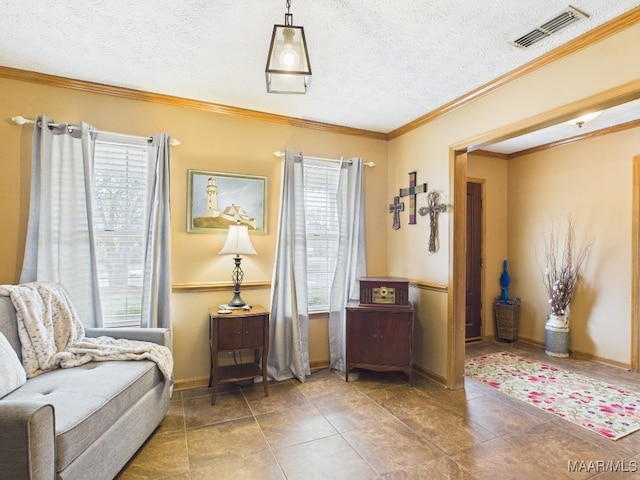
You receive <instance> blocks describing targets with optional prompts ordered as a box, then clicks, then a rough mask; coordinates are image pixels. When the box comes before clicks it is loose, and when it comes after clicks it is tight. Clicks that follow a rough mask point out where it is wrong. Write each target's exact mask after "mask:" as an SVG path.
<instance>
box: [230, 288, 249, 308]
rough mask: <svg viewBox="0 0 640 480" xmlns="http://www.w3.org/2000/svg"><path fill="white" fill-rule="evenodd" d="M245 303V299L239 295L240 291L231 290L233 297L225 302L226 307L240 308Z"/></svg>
mask: <svg viewBox="0 0 640 480" xmlns="http://www.w3.org/2000/svg"><path fill="white" fill-rule="evenodd" d="M245 305H246V303H245V301H244V300H242V298H241V297H240V292H233V298H232V299H231V301H230V302H229V303H227V307H229V308H242V307H244V306H245Z"/></svg>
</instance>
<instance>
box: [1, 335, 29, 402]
mask: <svg viewBox="0 0 640 480" xmlns="http://www.w3.org/2000/svg"><path fill="white" fill-rule="evenodd" d="M26 381H27V372H25V371H24V367H23V366H22V364H21V363H20V360H18V355H17V354H16V351H15V350H14V349H13V347H12V346H11V345H9V341H8V340H7V338H6V337H5V336H4V335H3V334H2V333H1V332H0V398H2V397H4V396H5V395H7V394H8V393H11V392H13V391H14V390H15V389H16V388H18V387H21V386H22V385H24V384H25V382H26Z"/></svg>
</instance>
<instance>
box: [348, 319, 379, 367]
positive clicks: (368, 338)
mask: <svg viewBox="0 0 640 480" xmlns="http://www.w3.org/2000/svg"><path fill="white" fill-rule="evenodd" d="M347 315H348V318H347V328H348V329H349V333H348V335H349V344H348V345H347V348H348V349H349V362H350V363H360V364H376V363H378V360H379V359H378V349H379V343H380V341H381V340H382V337H381V336H380V331H379V329H378V328H377V325H378V315H376V314H375V313H374V312H364V311H359V310H352V311H350V312H349V313H348V314H347Z"/></svg>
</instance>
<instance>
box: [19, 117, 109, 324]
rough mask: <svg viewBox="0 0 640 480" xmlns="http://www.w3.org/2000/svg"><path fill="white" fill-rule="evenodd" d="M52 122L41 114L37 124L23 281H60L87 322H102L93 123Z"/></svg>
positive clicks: (85, 322) (34, 135) (34, 130)
mask: <svg viewBox="0 0 640 480" xmlns="http://www.w3.org/2000/svg"><path fill="white" fill-rule="evenodd" d="M52 123H54V122H53V121H52V120H51V119H50V118H48V117H46V116H44V115H40V116H38V117H37V118H36V126H35V127H34V129H33V153H32V165H31V197H30V204H29V223H28V227H27V241H26V246H25V255H24V262H23V266H22V274H21V276H20V283H27V282H35V281H50V282H58V283H61V284H62V285H64V286H65V287H66V288H67V291H68V292H69V294H70V295H71V298H72V299H73V304H74V307H75V309H76V311H77V313H78V315H79V317H80V318H81V319H82V323H83V324H84V326H86V327H100V326H102V320H101V311H100V293H99V291H98V273H97V263H96V255H95V247H94V242H93V214H92V210H91V186H92V185H91V158H92V150H93V140H92V138H91V133H90V130H91V126H90V125H89V124H87V123H82V124H81V126H80V128H78V127H77V126H76V127H75V128H70V126H69V125H68V124H60V125H59V126H57V127H52V126H50V125H51V124H52Z"/></svg>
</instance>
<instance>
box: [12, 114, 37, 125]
mask: <svg viewBox="0 0 640 480" xmlns="http://www.w3.org/2000/svg"><path fill="white" fill-rule="evenodd" d="M11 121H12V122H13V123H15V124H16V125H24V124H26V123H35V122H34V121H33V120H28V119H26V118H24V117H23V116H22V115H16V116H15V117H11Z"/></svg>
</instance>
